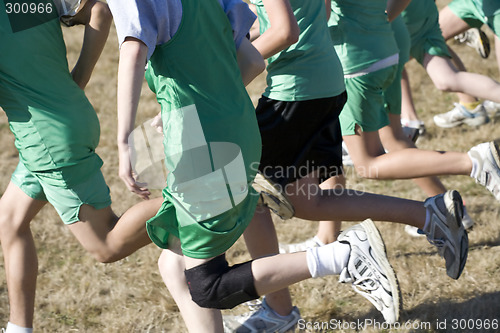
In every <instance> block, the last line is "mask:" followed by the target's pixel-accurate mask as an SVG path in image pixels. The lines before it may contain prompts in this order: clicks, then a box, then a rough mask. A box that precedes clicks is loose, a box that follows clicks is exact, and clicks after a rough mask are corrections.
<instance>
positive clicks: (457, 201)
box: [443, 191, 469, 280]
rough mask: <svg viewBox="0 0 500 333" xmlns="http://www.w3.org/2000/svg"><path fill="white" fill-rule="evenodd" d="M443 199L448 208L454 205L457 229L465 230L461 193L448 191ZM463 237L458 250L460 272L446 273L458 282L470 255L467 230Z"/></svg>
mask: <svg viewBox="0 0 500 333" xmlns="http://www.w3.org/2000/svg"><path fill="white" fill-rule="evenodd" d="M443 199H444V203H445V206H446V207H447V208H448V205H449V204H452V205H453V214H454V216H455V219H454V220H455V223H456V227H457V228H458V229H460V228H461V227H462V228H463V225H462V216H463V211H464V205H463V200H462V196H461V195H460V193H458V192H457V191H448V192H447V193H446V194H445V196H444V198H443ZM447 201H448V202H447ZM450 201H451V203H450ZM457 217H460V218H457ZM447 222H448V221H447ZM463 235H464V236H463V237H462V239H461V240H460V245H459V246H460V248H459V249H458V252H457V253H458V254H459V255H460V265H459V268H458V272H457V273H455V274H450V272H448V271H446V274H448V276H449V277H451V278H452V279H455V280H457V279H458V278H459V277H460V275H461V274H462V272H463V270H464V268H465V264H466V263H467V256H468V253H469V238H468V236H467V232H465V230H464V233H463Z"/></svg>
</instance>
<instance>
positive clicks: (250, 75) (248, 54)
mask: <svg viewBox="0 0 500 333" xmlns="http://www.w3.org/2000/svg"><path fill="white" fill-rule="evenodd" d="M236 55H237V57H238V67H239V68H240V72H241V78H242V79H243V83H244V84H245V86H246V85H248V84H249V83H250V82H252V80H253V79H255V78H256V77H257V76H258V75H259V74H260V73H262V72H263V71H264V69H265V68H266V64H265V62H264V58H262V55H261V54H260V53H259V51H257V49H256V48H255V47H253V45H252V43H250V41H249V40H248V39H246V38H244V39H243V41H242V42H241V44H240V47H239V48H238V51H237V54H236Z"/></svg>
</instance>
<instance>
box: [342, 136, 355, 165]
mask: <svg viewBox="0 0 500 333" xmlns="http://www.w3.org/2000/svg"><path fill="white" fill-rule="evenodd" d="M342 164H343V165H344V166H354V163H353V162H352V159H351V156H350V155H349V150H348V149H347V145H346V144H345V142H344V141H342Z"/></svg>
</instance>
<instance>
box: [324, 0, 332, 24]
mask: <svg viewBox="0 0 500 333" xmlns="http://www.w3.org/2000/svg"><path fill="white" fill-rule="evenodd" d="M325 7H326V20H327V21H328V20H329V19H330V16H331V15H332V0H325Z"/></svg>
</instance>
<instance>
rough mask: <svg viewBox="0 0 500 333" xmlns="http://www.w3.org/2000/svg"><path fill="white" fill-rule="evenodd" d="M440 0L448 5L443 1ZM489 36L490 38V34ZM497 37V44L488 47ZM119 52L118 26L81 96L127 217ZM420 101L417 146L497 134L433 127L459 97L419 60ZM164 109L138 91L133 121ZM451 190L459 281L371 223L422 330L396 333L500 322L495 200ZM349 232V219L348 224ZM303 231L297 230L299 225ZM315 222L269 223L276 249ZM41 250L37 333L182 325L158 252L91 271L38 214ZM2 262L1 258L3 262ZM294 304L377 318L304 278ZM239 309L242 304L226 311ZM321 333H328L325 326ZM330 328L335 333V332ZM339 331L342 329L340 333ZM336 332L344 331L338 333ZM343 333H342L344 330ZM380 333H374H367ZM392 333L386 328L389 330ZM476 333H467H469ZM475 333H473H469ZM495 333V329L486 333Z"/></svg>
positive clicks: (396, 188) (7, 166) (415, 193)
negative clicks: (465, 228)
mask: <svg viewBox="0 0 500 333" xmlns="http://www.w3.org/2000/svg"><path fill="white" fill-rule="evenodd" d="M438 3H443V4H444V1H441V2H439V1H438ZM64 33H65V38H66V41H67V45H68V57H69V62H70V64H73V63H74V62H75V59H76V56H77V52H78V50H79V47H80V41H81V39H82V30H81V29H79V28H72V29H65V30H64ZM487 33H488V35H489V36H490V38H492V34H491V33H490V31H487ZM492 40H493V39H492ZM456 51H457V52H458V53H459V55H460V56H461V57H462V58H463V61H464V63H465V64H466V66H467V67H468V68H469V69H470V70H474V71H476V72H480V73H484V74H487V75H490V76H491V77H496V78H498V70H497V67H496V61H495V55H494V54H493V51H492V54H491V55H490V58H489V59H487V60H483V59H480V58H479V56H477V55H476V53H475V51H474V50H472V49H470V48H468V47H466V46H461V45H457V46H456ZM117 60H118V45H117V41H116V35H115V32H114V30H113V31H112V32H111V35H110V39H109V41H108V44H107V46H106V49H105V50H104V53H103V56H102V58H101V60H100V62H99V64H98V65H97V68H96V70H95V74H94V76H93V78H92V80H91V82H90V84H89V86H88V88H87V91H86V92H87V95H88V97H89V99H90V100H91V102H92V103H93V105H94V106H95V108H96V111H97V112H98V115H99V118H100V120H101V129H102V133H101V143H100V147H99V149H98V153H99V154H100V155H101V157H102V158H103V159H104V161H105V164H104V168H103V172H104V175H105V178H106V180H107V182H108V184H109V186H110V189H111V193H112V198H113V200H114V201H113V208H114V210H115V211H116V212H117V213H123V212H124V211H125V210H126V209H127V208H128V207H130V206H131V205H133V204H134V203H136V202H138V199H137V198H136V197H134V195H132V194H130V193H128V192H127V191H126V189H125V187H124V185H123V184H122V182H121V181H120V180H119V178H118V176H117V167H118V158H117V155H116V145H115V136H116V100H115V96H116V70H117ZM408 69H409V72H410V75H411V83H412V86H413V92H414V98H415V103H416V106H417V108H418V112H419V114H420V116H421V117H422V119H423V120H425V122H426V124H427V130H428V133H427V135H426V136H425V138H423V139H422V140H420V141H419V146H420V147H421V148H429V149H441V150H458V151H466V150H468V148H470V147H471V146H472V145H475V144H477V143H480V142H483V141H487V140H490V139H492V138H496V137H500V129H499V126H498V125H499V123H498V120H494V121H492V122H491V123H489V124H487V125H484V126H482V127H481V128H480V129H474V128H468V127H459V128H454V129H448V130H444V129H441V128H438V127H436V126H434V125H433V122H432V116H433V115H434V114H436V113H440V112H444V111H447V110H448V109H450V108H451V107H452V102H454V101H456V97H455V96H454V95H453V94H444V93H440V92H438V91H437V90H436V89H435V88H434V87H433V85H432V83H431V82H430V80H429V79H428V77H427V75H426V74H425V73H424V71H423V70H422V69H421V68H420V67H419V66H418V65H417V64H416V63H415V62H412V63H410V64H409V65H408ZM264 84H265V82H264V76H261V77H259V79H258V80H257V81H256V82H254V83H253V84H252V85H251V86H250V87H249V92H250V94H251V96H252V99H253V101H254V102H256V101H257V99H258V97H259V95H260V93H261V92H262V89H263V87H264ZM158 111H159V107H158V105H157V103H156V101H155V99H154V96H153V95H152V93H151V92H149V90H148V88H147V86H146V85H145V86H144V89H143V98H142V100H141V105H140V112H139V115H138V119H137V123H138V124H139V123H142V122H143V121H145V120H146V119H149V118H152V117H153V116H154V115H155V114H156V113H157V112H158ZM0 140H1V142H2V147H3V148H2V150H1V151H0V167H1V168H2V170H3V174H4V176H3V177H0V188H1V189H4V188H5V187H6V185H7V183H8V181H9V176H10V174H11V172H12V171H13V170H14V168H15V166H16V164H17V161H18V158H17V152H16V150H15V147H14V145H13V136H12V135H11V133H10V131H9V129H8V125H7V120H6V117H5V116H2V117H0ZM347 171H348V185H349V186H350V187H354V188H358V189H360V188H364V189H366V190H369V191H372V192H376V193H383V194H391V195H397V196H400V197H405V198H412V199H418V200H423V199H424V198H425V195H424V194H423V193H422V191H420V190H419V189H417V188H416V187H415V186H414V185H413V183H412V182H410V181H366V180H361V179H359V178H358V177H356V175H355V174H354V172H353V171H352V170H349V169H348V170H347ZM441 179H442V180H443V182H444V183H445V185H446V186H447V187H449V188H455V189H458V190H459V191H460V192H461V193H462V194H463V196H464V198H465V199H466V201H467V207H468V210H469V212H470V214H471V216H473V218H474V219H475V220H476V226H475V227H474V230H472V232H470V234H469V237H470V252H469V260H468V264H467V267H466V268H465V271H464V273H463V275H462V276H461V278H460V279H459V280H458V281H454V280H451V279H449V278H448V277H447V276H446V274H445V269H444V265H443V260H442V259H441V258H440V257H439V256H438V255H437V254H436V251H435V250H434V249H433V248H432V247H431V246H429V244H428V243H427V242H426V240H425V239H413V238H410V237H409V236H408V235H406V233H405V232H404V230H403V227H402V226H400V225H396V224H384V223H379V222H377V225H378V227H379V228H380V231H381V233H382V235H383V237H384V239H385V242H386V246H387V251H388V255H389V257H390V260H391V263H392V265H393V267H394V269H395V270H396V272H397V274H398V277H399V281H400V284H401V289H402V296H403V299H404V310H403V312H402V316H401V317H402V322H403V323H404V322H405V321H408V322H410V323H411V324H413V325H418V323H419V322H422V323H424V322H429V323H431V324H432V327H431V328H428V329H426V330H425V329H424V330H416V329H413V330H411V329H400V330H398V331H401V332H412V331H429V332H435V331H440V330H438V327H437V326H436V322H437V321H439V322H441V323H442V322H443V321H444V320H447V328H446V329H445V330H444V331H450V332H451V331H457V330H453V329H452V326H451V323H452V321H453V320H460V319H479V320H485V319H489V320H493V319H496V320H498V321H500V283H499V282H498V275H499V274H500V268H499V267H500V232H499V229H500V228H499V226H498V217H499V212H500V209H499V207H500V206H499V204H498V202H496V201H495V200H494V198H493V197H492V196H491V195H490V194H489V193H488V192H487V191H486V190H485V189H483V188H481V187H480V186H478V185H476V184H475V183H474V181H473V180H471V179H470V178H469V177H462V176H458V177H442V178H441ZM348 225H350V224H349V223H346V224H345V226H348ZM297 226H300V228H297ZM316 226H317V224H316V222H310V221H302V220H297V219H294V220H290V221H285V222H282V221H279V220H276V227H277V230H278V233H279V236H280V238H281V241H283V242H296V241H302V240H304V239H306V238H308V237H311V236H312V235H313V234H314V233H315V232H316ZM32 230H33V234H34V237H35V239H36V246H37V248H38V253H39V267H40V270H39V277H38V289H37V298H36V311H35V329H36V330H37V331H40V332H69V331H79V332H181V331H184V330H185V329H184V323H183V321H182V318H181V317H180V315H179V312H178V310H177V307H176V305H175V303H174V301H173V300H172V298H171V297H170V295H169V293H168V291H167V290H166V288H165V286H164V285H163V283H162V281H161V278H160V276H159V274H158V269H157V266H156V261H157V258H158V255H159V253H160V251H159V249H158V248H156V247H155V246H152V245H150V246H148V247H146V248H144V249H142V250H140V251H138V252H137V253H135V254H133V255H131V256H130V257H128V258H127V259H124V260H122V261H120V262H118V263H114V264H107V265H104V264H99V263H96V262H95V261H94V260H93V259H92V258H91V257H90V256H89V255H88V254H86V253H85V251H84V250H83V249H82V248H81V247H80V246H79V244H78V243H77V242H76V241H75V239H74V238H73V237H72V236H71V235H70V233H69V231H68V230H67V229H66V228H65V227H64V225H63V224H62V223H61V221H60V220H59V218H58V216H57V215H56V213H55V211H54V209H53V208H52V207H46V208H44V209H43V210H42V211H41V213H40V214H39V215H38V216H37V217H36V218H35V220H34V221H33V223H32ZM0 256H1V254H0ZM228 257H229V260H230V261H231V262H239V261H242V260H246V259H248V255H247V254H246V252H245V247H244V244H243V242H242V241H241V240H240V241H238V242H237V244H236V245H235V246H234V247H233V248H232V249H231V250H230V251H229V253H228ZM0 266H1V269H0V271H2V273H1V274H0V323H6V322H7V320H8V301H7V290H6V282H5V275H4V273H3V271H4V270H3V258H0ZM291 293H292V295H293V299H294V303H295V304H296V305H297V306H299V308H300V310H301V313H302V316H303V318H304V319H306V320H307V321H316V322H328V321H330V320H332V319H333V320H343V321H347V322H353V321H357V320H361V321H364V320H365V319H372V318H374V319H376V320H377V321H378V322H379V323H380V322H381V321H382V317H381V315H380V314H379V313H378V312H377V311H376V310H375V309H374V308H373V307H372V306H371V305H370V304H369V303H368V302H367V301H365V300H364V299H362V298H361V297H360V296H359V295H356V294H355V293H354V291H352V289H351V288H350V287H349V286H345V285H340V284H338V283H337V280H336V278H335V277H330V278H324V279H315V280H309V281H305V282H302V283H299V284H297V285H294V286H292V287H291ZM243 311H246V309H245V308H244V307H241V306H240V307H237V308H236V309H235V310H234V311H233V313H241V312H243ZM322 331H328V330H326V329H325V330H322ZM330 331H334V330H333V329H332V330H330ZM335 331H337V330H335ZM339 331H342V330H339ZM343 331H349V330H343ZM375 331H379V330H378V329H375V328H373V327H371V328H368V329H366V330H365V332H375ZM385 331H387V330H385ZM464 331H471V330H464ZM476 331H477V330H476ZM492 331H494V330H490V332H492Z"/></svg>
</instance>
